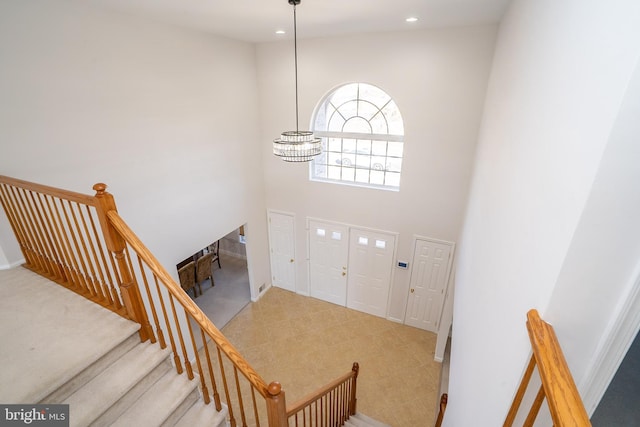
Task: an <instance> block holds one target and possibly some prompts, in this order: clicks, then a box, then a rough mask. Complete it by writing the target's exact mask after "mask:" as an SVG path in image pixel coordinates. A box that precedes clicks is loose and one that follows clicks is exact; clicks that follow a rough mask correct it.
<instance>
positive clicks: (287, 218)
mask: <svg viewBox="0 0 640 427" xmlns="http://www.w3.org/2000/svg"><path fill="white" fill-rule="evenodd" d="M294 224H295V221H294V216H293V215H290V214H284V213H279V212H273V211H269V247H270V252H271V284H272V285H273V286H277V287H279V288H282V289H286V290H288V291H292V292H295V290H296V271H295V259H296V257H295V237H294Z"/></svg>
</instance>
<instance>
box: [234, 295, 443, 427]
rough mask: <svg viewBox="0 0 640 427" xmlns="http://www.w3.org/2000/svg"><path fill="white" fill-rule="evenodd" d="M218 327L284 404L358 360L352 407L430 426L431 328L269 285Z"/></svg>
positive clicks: (433, 398)
mask: <svg viewBox="0 0 640 427" xmlns="http://www.w3.org/2000/svg"><path fill="white" fill-rule="evenodd" d="M222 332H223V333H224V334H225V335H226V336H227V338H228V339H229V340H230V341H231V342H232V344H233V345H234V346H235V347H236V348H237V349H238V350H239V351H240V352H241V354H242V355H243V356H244V357H246V358H247V360H248V361H249V363H250V364H251V365H252V366H253V367H254V369H255V370H256V371H257V372H258V373H259V374H260V375H261V376H262V377H263V378H264V380H265V381H266V382H267V383H269V382H271V381H279V382H280V383H281V384H282V385H283V389H284V390H285V392H286V399H287V402H288V403H293V402H294V401H296V400H297V399H299V398H301V397H303V396H305V395H306V394H308V393H310V392H312V391H314V390H315V389H317V388H318V387H320V386H322V385H323V384H326V383H328V382H329V381H331V380H333V379H335V378H336V377H338V376H340V375H342V374H345V373H347V372H349V371H350V370H351V366H352V364H353V362H358V363H359V364H360V375H359V377H358V412H361V413H363V414H366V415H368V416H370V417H373V418H375V419H378V420H380V421H382V422H385V423H387V424H389V425H391V426H393V427H416V426H427V425H432V423H433V421H434V419H435V410H436V407H437V402H438V387H439V378H440V370H441V364H440V363H437V362H435V361H434V360H433V355H434V349H435V342H436V336H435V334H433V333H431V332H427V331H423V330H420V329H416V328H412V327H409V326H405V325H401V324H398V323H394V322H391V321H388V320H385V319H382V318H379V317H375V316H371V315H368V314H365V313H361V312H358V311H354V310H350V309H347V308H344V307H340V306H337V305H334V304H330V303H327V302H324V301H320V300H317V299H314V298H309V297H304V296H300V295H296V294H294V293H291V292H288V291H285V290H282V289H278V288H272V289H270V290H269V291H268V292H267V293H266V295H264V296H263V297H262V298H261V299H260V300H259V301H258V302H256V303H251V304H249V305H247V306H246V307H245V308H244V309H243V310H242V311H241V312H240V313H239V314H238V315H237V316H236V317H234V318H233V319H232V320H231V321H230V322H229V323H228V324H227V325H226V326H225V327H224V328H223V329H222Z"/></svg>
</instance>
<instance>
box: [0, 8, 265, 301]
mask: <svg viewBox="0 0 640 427" xmlns="http://www.w3.org/2000/svg"><path fill="white" fill-rule="evenodd" d="M0 58H1V60H0V150H1V155H0V171H1V173H2V174H4V175H8V176H14V177H17V178H22V179H26V180H30V181H35V182H41V183H45V184H48V185H53V186H57V187H62V188H66V189H70V190H75V191H79V192H82V193H88V194H92V193H93V191H92V190H91V187H92V185H93V184H94V183H96V182H105V183H107V184H108V186H109V188H108V191H110V192H111V193H112V194H114V195H115V197H116V202H117V204H118V209H119V212H120V214H121V215H122V216H123V218H124V219H125V220H126V221H127V222H128V223H129V225H130V226H131V227H132V228H133V230H134V231H135V232H136V233H137V234H138V235H139V236H140V237H141V239H142V240H143V242H145V244H146V245H147V246H149V248H150V249H151V251H152V252H153V253H154V254H155V255H156V256H157V257H158V258H159V260H160V261H161V262H162V263H163V265H164V266H165V267H166V268H167V269H168V270H169V271H170V272H171V273H173V274H174V275H175V276H176V277H177V273H176V272H175V264H176V263H177V262H179V261H180V260H182V259H184V258H186V257H187V256H189V255H191V254H192V253H194V252H195V251H196V250H198V249H200V248H202V247H204V246H206V245H207V244H208V243H211V242H212V241H215V240H217V239H218V238H221V237H222V236H224V235H225V234H227V233H228V232H230V231H232V230H234V229H236V228H237V227H238V226H240V225H242V224H244V223H247V224H248V226H247V229H248V233H249V235H248V241H249V252H250V255H249V259H250V266H249V267H250V278H251V280H252V286H254V289H257V287H258V286H260V285H261V284H262V283H263V282H265V281H266V280H268V278H269V264H268V252H267V250H268V244H267V233H266V221H265V215H264V212H265V205H264V188H263V184H262V159H261V149H260V144H261V142H260V140H259V138H258V136H259V134H258V116H259V115H258V109H257V107H256V104H257V95H256V93H257V79H256V63H255V48H254V46H253V45H251V44H248V43H243V42H237V41H233V40H228V39H224V38H218V37H214V36H210V35H205V34H201V33H196V32H190V31H186V30H181V29H177V28H173V27H169V26H164V25H161V24H155V23H152V22H147V21H144V20H141V19H137V18H132V17H128V16H126V15H119V14H115V13H111V12H104V11H101V10H99V9H94V8H90V7H88V6H84V5H81V4H78V2H75V3H70V2H64V1H52V0H37V1H35V0H34V1H28V2H24V1H20V0H8V1H3V2H2V3H0ZM2 221H6V220H5V218H4V215H2ZM0 246H1V247H2V248H4V249H5V250H4V252H5V254H6V255H7V256H8V257H9V256H13V254H14V253H15V251H12V250H11V248H12V247H14V246H15V243H14V241H13V237H12V236H9V235H7V234H5V233H3V235H2V236H0ZM9 261H10V262H13V260H12V259H9Z"/></svg>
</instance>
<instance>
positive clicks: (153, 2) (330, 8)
mask: <svg viewBox="0 0 640 427" xmlns="http://www.w3.org/2000/svg"><path fill="white" fill-rule="evenodd" d="M74 1H79V2H82V3H85V4H86V3H89V4H93V5H95V6H99V7H104V8H107V9H111V10H117V11H120V12H124V13H127V14H132V15H141V16H145V17H148V18H151V19H153V20H155V21H161V22H165V23H170V24H174V25H178V26H183V27H188V28H193V29H197V30H201V31H206V32H210V33H213V34H217V35H222V36H225V37H230V38H233V39H238V40H244V41H248V42H254V43H261V42H269V41H274V40H279V39H282V38H291V37H292V34H293V6H291V5H290V4H289V3H288V0H224V1H223V0H74ZM509 1H510V0H302V2H301V4H300V5H298V6H297V12H296V13H297V20H298V37H299V38H309V37H328V36H337V35H340V34H353V33H364V32H384V31H406V30H411V29H420V28H435V27H450V26H467V25H478V24H487V23H496V22H498V21H500V18H501V17H502V15H503V13H504V10H505V9H506V7H507V5H508V3H509ZM410 16H415V17H418V18H419V20H418V22H415V23H411V24H410V23H407V22H405V19H406V18H408V17H410ZM277 29H283V30H285V31H287V34H286V35H284V36H282V35H279V36H278V35H276V34H275V31H276V30H277Z"/></svg>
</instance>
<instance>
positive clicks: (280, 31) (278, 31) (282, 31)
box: [276, 30, 286, 34]
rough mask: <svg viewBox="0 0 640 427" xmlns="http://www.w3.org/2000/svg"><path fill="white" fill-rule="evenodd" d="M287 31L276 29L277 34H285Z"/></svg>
mask: <svg viewBox="0 0 640 427" xmlns="http://www.w3.org/2000/svg"><path fill="white" fill-rule="evenodd" d="M285 33H286V31H285V30H276V34H285Z"/></svg>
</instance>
